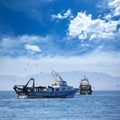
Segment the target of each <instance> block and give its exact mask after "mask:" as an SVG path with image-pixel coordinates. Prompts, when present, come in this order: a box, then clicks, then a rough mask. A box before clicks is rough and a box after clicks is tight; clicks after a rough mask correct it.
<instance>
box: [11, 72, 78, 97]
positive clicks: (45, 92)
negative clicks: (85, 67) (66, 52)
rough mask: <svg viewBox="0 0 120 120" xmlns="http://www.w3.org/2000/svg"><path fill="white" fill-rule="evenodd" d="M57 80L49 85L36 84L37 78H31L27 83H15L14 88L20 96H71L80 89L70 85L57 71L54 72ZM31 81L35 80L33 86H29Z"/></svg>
mask: <svg viewBox="0 0 120 120" xmlns="http://www.w3.org/2000/svg"><path fill="white" fill-rule="evenodd" d="M52 75H53V76H54V78H55V80H54V83H53V84H51V85H49V86H47V87H43V86H36V87H35V79H33V78H31V79H30V80H29V81H28V82H27V84H26V85H15V86H14V87H13V88H14V90H15V92H16V93H17V94H18V97H19V98H70V97H74V95H75V94H76V93H77V91H78V90H79V89H78V88H73V87H72V86H68V85H67V83H66V81H64V80H62V78H61V77H60V76H59V75H58V74H57V73H56V72H55V71H53V72H52ZM30 81H33V84H32V86H31V87H28V84H29V83H30Z"/></svg>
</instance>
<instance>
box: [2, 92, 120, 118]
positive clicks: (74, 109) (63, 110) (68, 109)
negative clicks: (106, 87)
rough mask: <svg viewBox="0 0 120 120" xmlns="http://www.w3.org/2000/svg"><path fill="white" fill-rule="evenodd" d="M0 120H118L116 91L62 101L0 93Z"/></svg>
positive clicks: (119, 97)
mask: <svg viewBox="0 0 120 120" xmlns="http://www.w3.org/2000/svg"><path fill="white" fill-rule="evenodd" d="M0 120H120V91H94V92H93V94H92V95H78V94H77V95H75V97H74V98H66V99H65V98H57V99H56V98H54V99H51V98H49V99H46V98H45V99H18V97H17V95H16V93H15V92H12V91H5V92H4V91H1V92H0Z"/></svg>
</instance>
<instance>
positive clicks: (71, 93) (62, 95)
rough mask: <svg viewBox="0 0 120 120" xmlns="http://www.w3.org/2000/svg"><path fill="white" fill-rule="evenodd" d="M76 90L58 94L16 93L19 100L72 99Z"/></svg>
mask: <svg viewBox="0 0 120 120" xmlns="http://www.w3.org/2000/svg"><path fill="white" fill-rule="evenodd" d="M77 91H78V89H77V88H75V89H73V90H70V91H58V92H29V93H28V94H24V93H18V97H19V98H72V97H74V95H75V94H76V93H77Z"/></svg>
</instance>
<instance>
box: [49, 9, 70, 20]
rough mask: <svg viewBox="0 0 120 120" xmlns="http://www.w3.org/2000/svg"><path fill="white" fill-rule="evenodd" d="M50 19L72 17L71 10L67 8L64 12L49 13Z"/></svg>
mask: <svg viewBox="0 0 120 120" xmlns="http://www.w3.org/2000/svg"><path fill="white" fill-rule="evenodd" d="M51 17H52V19H61V20H62V19H65V18H68V17H72V13H71V10H70V9H68V10H67V11H66V12H65V13H62V14H60V13H58V14H57V15H51Z"/></svg>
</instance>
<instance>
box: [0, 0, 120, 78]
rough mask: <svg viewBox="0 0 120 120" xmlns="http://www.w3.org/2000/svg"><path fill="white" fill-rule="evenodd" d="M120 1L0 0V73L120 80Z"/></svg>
mask: <svg viewBox="0 0 120 120" xmlns="http://www.w3.org/2000/svg"><path fill="white" fill-rule="evenodd" d="M119 5H120V0H70V1H69V0H0V68H1V69H0V74H4V75H18V76H26V75H30V74H38V73H40V72H51V71H52V70H56V71H57V72H63V71H88V72H104V73H108V74H110V75H113V76H120V6H119Z"/></svg>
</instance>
